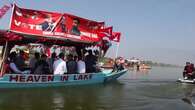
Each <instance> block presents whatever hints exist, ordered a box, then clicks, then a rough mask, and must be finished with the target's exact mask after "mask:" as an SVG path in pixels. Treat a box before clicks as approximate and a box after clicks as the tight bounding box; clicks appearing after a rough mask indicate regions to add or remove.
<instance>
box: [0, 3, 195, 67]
mask: <svg viewBox="0 0 195 110" xmlns="http://www.w3.org/2000/svg"><path fill="white" fill-rule="evenodd" d="M8 1H9V2H12V1H13V0H1V1H0V6H1V7H2V5H3V4H5V3H8ZM15 2H16V3H17V4H18V5H19V6H20V7H24V8H31V9H38V10H47V11H54V12H62V13H63V12H67V13H72V14H75V15H78V16H81V17H85V18H89V19H92V20H97V21H105V22H106V24H107V25H108V26H110V25H112V26H114V30H115V31H120V32H122V39H121V43H120V48H119V55H120V56H124V57H126V58H130V57H138V58H141V59H146V60H153V61H159V62H164V63H171V64H179V65H183V64H184V63H185V61H192V62H194V63H195V6H194V5H195V0H15ZM10 15H11V11H9V12H8V13H7V14H6V16H4V18H3V19H1V20H0V28H1V29H6V28H8V25H9V19H10ZM115 51H116V45H114V44H113V46H112V48H111V49H110V50H109V52H108V56H115Z"/></svg>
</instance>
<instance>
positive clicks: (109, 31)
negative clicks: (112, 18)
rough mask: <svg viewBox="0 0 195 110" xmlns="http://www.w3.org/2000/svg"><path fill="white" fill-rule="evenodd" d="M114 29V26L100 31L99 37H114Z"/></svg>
mask: <svg viewBox="0 0 195 110" xmlns="http://www.w3.org/2000/svg"><path fill="white" fill-rule="evenodd" d="M112 29H113V27H112V26H110V27H106V28H104V29H100V30H98V35H99V36H100V37H104V36H107V37H110V36H111V35H112Z"/></svg>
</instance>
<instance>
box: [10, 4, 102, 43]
mask: <svg viewBox="0 0 195 110" xmlns="http://www.w3.org/2000/svg"><path fill="white" fill-rule="evenodd" d="M102 26H104V23H103V22H96V21H92V20H87V19H84V18H80V17H77V16H74V15H70V14H61V13H53V12H46V11H37V10H31V9H24V8H19V7H17V6H16V5H14V10H13V14H12V18H11V25H10V30H11V31H14V32H18V33H22V34H29V35H36V36H39V37H40V36H45V37H56V38H65V39H71V40H74V39H75V40H80V41H85V42H98V41H100V40H101V37H99V36H98V34H97V30H98V29H100V28H101V27H102Z"/></svg>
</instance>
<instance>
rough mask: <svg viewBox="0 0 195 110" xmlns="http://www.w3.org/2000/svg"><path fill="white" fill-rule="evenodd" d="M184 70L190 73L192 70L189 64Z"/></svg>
mask: <svg viewBox="0 0 195 110" xmlns="http://www.w3.org/2000/svg"><path fill="white" fill-rule="evenodd" d="M186 71H187V73H192V72H193V68H192V67H191V65H190V66H187V68H186Z"/></svg>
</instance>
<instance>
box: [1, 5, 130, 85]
mask: <svg viewBox="0 0 195 110" xmlns="http://www.w3.org/2000/svg"><path fill="white" fill-rule="evenodd" d="M18 10H19V11H18ZM29 13H30V14H29ZM34 14H36V15H34ZM47 14H48V16H49V17H53V16H54V17H53V18H52V22H54V23H53V24H54V25H53V26H52V27H48V30H45V27H46V26H47V25H49V24H47V25H45V24H44V25H40V24H36V22H37V21H39V22H40V21H41V20H45V18H44V17H47V19H48V16H46V15H47ZM27 16H28V17H27ZM37 16H38V17H37ZM36 17H37V18H36ZM41 17H42V18H41ZM64 18H67V19H68V20H70V21H71V20H72V21H71V23H72V22H74V20H75V19H77V20H79V21H80V25H82V27H81V28H79V29H80V30H79V31H80V32H78V33H77V34H76V33H69V31H68V32H65V30H64V31H62V30H58V29H64V28H65V27H59V26H61V24H62V23H63V22H64V21H63V19H64ZM67 22H68V21H67ZM33 23H34V24H33ZM44 23H46V22H44ZM50 24H51V23H50ZM58 24H60V25H58ZM86 24H87V25H86ZM88 26H89V27H90V28H88ZM92 26H96V27H95V29H96V28H97V27H98V26H104V23H102V22H97V21H92V20H88V19H85V18H81V17H78V16H75V15H71V14H66V13H64V14H60V13H53V12H45V11H38V10H31V9H24V8H19V7H18V6H16V4H14V6H13V9H12V17H11V19H10V28H9V29H8V30H0V45H1V46H3V49H2V59H1V68H0V69H1V71H0V88H30V87H58V86H71V85H84V84H97V83H107V82H110V81H112V80H116V79H117V78H119V77H120V76H122V75H123V74H125V73H126V72H127V69H124V70H120V71H113V70H112V69H110V68H109V69H105V68H102V69H101V71H100V72H96V73H95V72H94V73H82V74H76V73H75V74H63V75H53V74H32V73H31V74H30V73H29V74H15V73H10V72H6V60H7V59H8V55H9V53H10V51H11V49H12V48H13V47H14V45H28V44H29V43H38V44H42V45H47V46H48V45H49V46H51V45H58V46H75V47H77V48H79V49H81V50H82V49H83V48H85V47H88V46H92V45H96V44H98V43H99V42H101V41H102V39H101V38H102V37H99V35H98V34H97V33H93V32H92V31H88V30H90V29H91V28H92ZM74 28H76V27H74ZM104 30H105V29H104ZM76 31H78V30H76Z"/></svg>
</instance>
